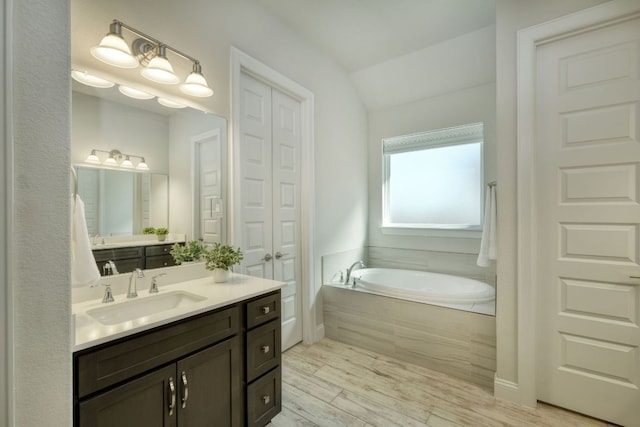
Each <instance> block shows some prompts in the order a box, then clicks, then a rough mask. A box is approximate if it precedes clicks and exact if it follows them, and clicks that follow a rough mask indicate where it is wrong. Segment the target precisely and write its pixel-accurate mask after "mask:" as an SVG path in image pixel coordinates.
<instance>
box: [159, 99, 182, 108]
mask: <svg viewBox="0 0 640 427" xmlns="http://www.w3.org/2000/svg"><path fill="white" fill-rule="evenodd" d="M158 103H159V104H160V105H164V106H165V107H169V108H186V105H184V104H180V103H179V102H175V101H172V100H170V99H167V98H158Z"/></svg>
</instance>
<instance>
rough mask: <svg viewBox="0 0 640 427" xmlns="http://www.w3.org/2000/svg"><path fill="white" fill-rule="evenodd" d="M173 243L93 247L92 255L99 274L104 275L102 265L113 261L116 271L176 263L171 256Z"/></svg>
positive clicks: (128, 270)
mask: <svg viewBox="0 0 640 427" xmlns="http://www.w3.org/2000/svg"><path fill="white" fill-rule="evenodd" d="M171 246H173V244H160V245H148V246H133V247H126V248H111V249H94V250H93V257H94V258H95V260H96V264H97V265H98V270H100V274H101V275H103V276H104V275H105V271H104V265H105V263H106V262H107V261H113V262H114V263H115V265H116V268H117V269H118V273H130V272H132V271H133V270H135V269H136V268H140V269H143V270H144V269H150V268H161V267H170V266H173V265H176V263H175V261H174V259H173V257H172V256H171Z"/></svg>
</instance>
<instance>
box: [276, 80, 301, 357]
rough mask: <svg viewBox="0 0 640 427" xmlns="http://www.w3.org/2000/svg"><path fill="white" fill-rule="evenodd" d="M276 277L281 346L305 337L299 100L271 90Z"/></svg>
mask: <svg viewBox="0 0 640 427" xmlns="http://www.w3.org/2000/svg"><path fill="white" fill-rule="evenodd" d="M272 106H273V108H272V111H273V251H274V260H273V269H274V271H273V278H274V280H278V281H281V282H285V283H287V286H286V287H285V288H284V289H282V305H281V307H282V348H283V349H287V348H289V347H291V346H293V345H295V344H297V343H298V342H300V341H301V340H302V320H301V319H302V299H301V295H302V293H301V291H300V288H301V276H302V272H301V262H300V237H299V236H300V160H301V159H300V143H301V134H300V125H301V122H300V102H298V101H296V100H295V99H293V98H291V97H289V96H287V95H285V94H283V93H282V92H280V91H277V90H275V89H274V90H273V91H272Z"/></svg>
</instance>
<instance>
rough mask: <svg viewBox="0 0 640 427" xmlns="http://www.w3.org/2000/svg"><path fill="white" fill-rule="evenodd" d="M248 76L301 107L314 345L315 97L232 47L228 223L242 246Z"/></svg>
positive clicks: (305, 276) (308, 328)
mask: <svg viewBox="0 0 640 427" xmlns="http://www.w3.org/2000/svg"><path fill="white" fill-rule="evenodd" d="M243 72H244V73H247V74H248V75H250V76H252V77H253V78H255V79H257V80H260V81H261V82H263V83H265V84H267V85H269V86H271V87H273V88H276V89H278V90H280V91H282V92H284V93H286V94H287V95H289V96H291V97H292V98H294V99H296V100H298V101H299V102H300V106H301V125H302V129H301V137H302V141H301V153H300V154H301V159H300V160H301V170H300V178H301V185H300V189H301V191H300V193H301V197H300V199H301V200H300V228H301V235H300V248H301V257H302V259H301V267H302V271H301V273H302V289H301V291H302V292H301V293H302V313H301V314H302V341H303V342H304V343H305V344H311V343H313V342H315V341H317V340H318V339H320V338H322V335H323V333H322V330H321V328H319V327H318V326H317V322H316V315H315V306H316V301H315V300H316V297H315V296H316V292H315V290H314V288H315V286H313V279H314V277H315V274H314V265H315V264H314V259H315V253H314V240H315V239H314V234H315V231H314V227H313V224H314V212H315V180H314V176H315V173H314V169H315V166H314V165H315V160H314V148H313V147H314V120H313V117H314V94H313V92H311V91H310V90H308V89H306V88H305V87H303V86H301V85H299V84H298V83H296V82H294V81H293V80H291V79H290V78H288V77H286V76H284V75H283V74H281V73H280V72H278V71H276V70H274V69H273V68H271V67H269V66H268V65H266V64H263V63H262V62H260V61H258V60H257V59H255V58H253V57H251V56H249V55H247V54H246V53H244V52H242V51H241V50H239V49H237V48H235V47H233V46H232V47H231V73H230V74H231V126H230V130H231V150H229V165H231V169H232V170H231V172H230V176H231V182H230V186H229V189H230V190H229V201H230V203H229V221H228V224H227V227H228V230H230V233H229V235H230V236H229V237H230V241H231V242H239V241H240V237H241V235H242V233H241V229H240V225H241V224H240V222H239V221H234V212H240V205H239V203H240V199H239V197H234V194H235V191H234V188H238V189H239V188H240V187H239V185H240V156H239V155H236V153H239V152H240V150H239V148H240V75H241V74H242V73H243Z"/></svg>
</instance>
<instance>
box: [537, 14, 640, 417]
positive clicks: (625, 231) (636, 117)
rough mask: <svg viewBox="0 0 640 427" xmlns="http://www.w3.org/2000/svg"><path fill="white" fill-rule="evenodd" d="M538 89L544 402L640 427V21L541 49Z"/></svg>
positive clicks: (540, 345) (540, 349)
mask: <svg viewBox="0 0 640 427" xmlns="http://www.w3.org/2000/svg"><path fill="white" fill-rule="evenodd" d="M536 86H537V96H538V104H537V106H536V117H537V123H536V156H535V164H536V169H535V188H536V192H535V195H536V200H535V202H536V206H537V211H536V239H537V244H536V246H537V250H536V260H535V264H534V265H535V268H536V272H537V273H536V274H537V280H536V283H537V286H538V289H539V298H538V315H537V318H538V324H537V325H536V326H537V332H538V345H537V349H538V352H537V355H536V357H537V360H538V375H537V379H538V382H537V390H538V399H539V400H543V401H546V402H549V403H552V404H554V405H558V406H561V407H565V408H568V409H571V410H574V411H578V412H582V413H585V414H588V415H591V416H594V417H597V418H602V419H605V420H607V421H611V422H614V423H618V424H622V425H625V426H640V409H639V407H640V391H639V388H640V278H637V277H638V276H640V253H639V251H640V232H639V230H640V169H639V168H640V130H639V129H640V19H639V18H635V19H632V20H628V21H624V22H621V23H618V24H615V25H611V26H602V27H601V28H597V29H595V30H592V31H588V32H584V33H578V34H575V35H572V36H568V37H566V38H563V39H559V40H554V41H550V42H549V43H548V44H546V45H542V46H539V47H538V53H537V80H536ZM634 277H636V278H634Z"/></svg>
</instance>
